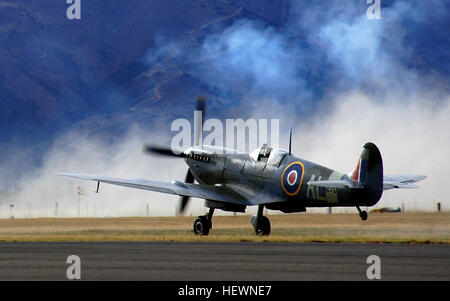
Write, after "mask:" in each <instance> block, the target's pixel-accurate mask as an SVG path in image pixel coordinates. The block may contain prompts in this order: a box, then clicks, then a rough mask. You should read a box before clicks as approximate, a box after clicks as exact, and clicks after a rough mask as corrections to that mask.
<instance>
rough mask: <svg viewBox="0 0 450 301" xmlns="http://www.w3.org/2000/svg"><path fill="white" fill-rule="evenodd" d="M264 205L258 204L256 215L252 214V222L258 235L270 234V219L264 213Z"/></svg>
mask: <svg viewBox="0 0 450 301" xmlns="http://www.w3.org/2000/svg"><path fill="white" fill-rule="evenodd" d="M263 210H264V205H259V206H258V212H257V214H256V216H252V219H251V224H252V226H253V229H255V233H256V235H259V236H265V235H269V234H270V221H269V219H268V218H267V217H265V216H264V215H263Z"/></svg>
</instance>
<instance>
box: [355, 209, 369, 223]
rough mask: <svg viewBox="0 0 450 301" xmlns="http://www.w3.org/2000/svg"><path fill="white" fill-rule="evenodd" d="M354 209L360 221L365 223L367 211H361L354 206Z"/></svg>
mask: <svg viewBox="0 0 450 301" xmlns="http://www.w3.org/2000/svg"><path fill="white" fill-rule="evenodd" d="M356 209H358V212H359V217H360V218H361V220H363V221H365V220H366V219H367V211H365V210H361V209H360V208H359V206H356Z"/></svg>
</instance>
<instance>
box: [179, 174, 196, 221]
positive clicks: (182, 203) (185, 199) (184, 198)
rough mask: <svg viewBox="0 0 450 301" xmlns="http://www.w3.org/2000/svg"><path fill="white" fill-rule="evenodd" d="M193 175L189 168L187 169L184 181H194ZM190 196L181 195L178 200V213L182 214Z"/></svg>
mask: <svg viewBox="0 0 450 301" xmlns="http://www.w3.org/2000/svg"><path fill="white" fill-rule="evenodd" d="M194 180H195V178H194V175H193V174H192V172H191V169H188V171H187V173H186V179H185V180H184V182H185V183H191V184H192V183H194ZM190 198H191V197H189V196H182V197H181V200H180V207H179V208H178V214H183V213H184V210H185V209H186V206H187V204H188V203H189V199H190Z"/></svg>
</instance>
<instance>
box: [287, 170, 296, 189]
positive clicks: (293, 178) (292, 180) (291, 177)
mask: <svg viewBox="0 0 450 301" xmlns="http://www.w3.org/2000/svg"><path fill="white" fill-rule="evenodd" d="M296 181H297V171H296V170H291V171H290V172H289V173H288V175H287V183H288V184H289V185H291V186H293V185H294V184H295V182H296Z"/></svg>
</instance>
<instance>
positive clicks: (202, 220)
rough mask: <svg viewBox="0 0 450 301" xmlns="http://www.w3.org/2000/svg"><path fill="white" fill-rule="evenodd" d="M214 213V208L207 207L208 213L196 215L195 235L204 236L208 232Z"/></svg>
mask: <svg viewBox="0 0 450 301" xmlns="http://www.w3.org/2000/svg"><path fill="white" fill-rule="evenodd" d="M213 214H214V208H209V213H208V214H206V215H201V216H198V217H197V218H196V220H195V222H194V233H195V234H196V235H203V236H206V235H208V234H209V230H210V229H211V228H212V217H213Z"/></svg>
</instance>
